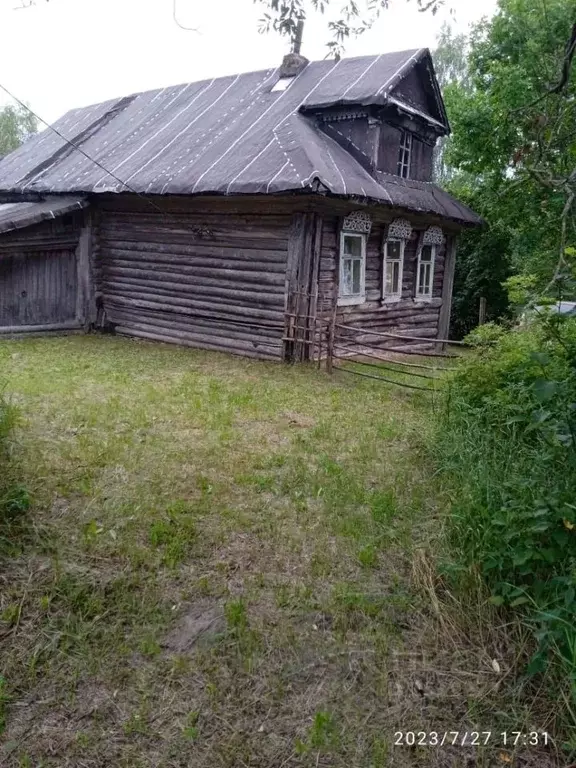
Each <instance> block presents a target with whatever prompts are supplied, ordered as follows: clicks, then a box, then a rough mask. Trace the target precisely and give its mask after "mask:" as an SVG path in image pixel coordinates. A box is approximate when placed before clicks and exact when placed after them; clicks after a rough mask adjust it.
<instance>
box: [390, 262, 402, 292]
mask: <svg viewBox="0 0 576 768" xmlns="http://www.w3.org/2000/svg"><path fill="white" fill-rule="evenodd" d="M392 284H393V288H392V292H393V293H396V294H398V293H400V291H401V286H400V262H399V261H397V262H396V263H395V264H392Z"/></svg>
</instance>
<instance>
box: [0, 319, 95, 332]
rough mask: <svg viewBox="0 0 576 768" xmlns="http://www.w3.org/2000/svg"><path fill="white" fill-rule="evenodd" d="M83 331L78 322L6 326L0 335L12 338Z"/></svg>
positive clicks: (1, 327)
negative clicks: (24, 335)
mask: <svg viewBox="0 0 576 768" xmlns="http://www.w3.org/2000/svg"><path fill="white" fill-rule="evenodd" d="M75 330H78V331H79V330H82V326H81V325H80V323H78V321H77V320H74V321H72V322H69V323H46V324H45V325H4V326H0V335H6V336H12V335H19V334H26V333H48V332H54V331H75Z"/></svg>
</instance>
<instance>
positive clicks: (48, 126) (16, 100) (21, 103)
mask: <svg viewBox="0 0 576 768" xmlns="http://www.w3.org/2000/svg"><path fill="white" fill-rule="evenodd" d="M0 88H1V89H2V90H3V91H4V92H5V93H7V94H8V96H10V98H11V99H14V101H15V102H16V103H17V104H19V105H20V106H21V107H22V108H23V109H25V110H27V111H28V112H29V113H30V114H31V115H33V116H34V117H35V118H36V120H38V121H39V122H41V123H43V124H44V125H45V126H46V127H47V128H49V129H50V130H51V131H52V132H53V133H55V134H56V136H59V137H60V138H61V139H62V141H64V142H66V144H68V145H69V146H71V147H72V148H73V149H75V150H76V151H77V152H80V154H81V155H84V157H85V158H86V159H87V160H89V161H90V162H91V163H94V165H97V166H98V168H100V170H102V171H104V173H106V174H108V175H109V176H112V178H113V179H115V180H116V181H117V182H118V183H119V184H122V186H124V187H126V188H127V189H129V190H130V192H132V193H133V194H135V195H138V197H141V198H142V199H143V200H145V201H146V202H147V203H148V204H149V205H151V206H152V207H153V208H154V209H155V210H157V211H159V212H160V213H162V214H164V211H163V210H162V209H161V208H159V207H158V206H157V205H156V204H155V203H153V202H152V201H151V200H149V199H148V198H147V197H146V196H145V195H143V194H142V193H141V192H138V190H136V189H134V187H131V186H130V184H128V183H127V182H125V181H122V179H121V178H120V177H119V176H116V174H115V173H113V172H112V171H110V170H109V169H108V168H106V167H105V166H104V165H102V163H101V162H99V161H98V160H95V159H94V158H93V157H91V156H90V155H89V154H88V153H87V152H86V151H85V150H83V149H82V147H80V146H78V144H75V143H74V142H73V141H70V139H67V138H66V136H64V134H63V133H61V132H60V131H59V130H58V129H57V128H54V126H53V125H52V124H51V123H49V122H48V121H47V120H44V118H42V117H40V115H39V114H38V113H37V112H34V110H33V109H31V108H30V107H29V106H28V104H26V102H24V101H22V99H19V98H18V97H17V96H16V95H15V94H14V93H12V91H10V90H9V89H8V88H6V86H5V85H2V83H0Z"/></svg>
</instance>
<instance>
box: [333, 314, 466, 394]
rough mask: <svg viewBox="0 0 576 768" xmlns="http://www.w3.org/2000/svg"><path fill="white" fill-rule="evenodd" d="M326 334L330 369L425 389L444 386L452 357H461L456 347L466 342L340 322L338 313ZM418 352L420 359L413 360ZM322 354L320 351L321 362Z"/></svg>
mask: <svg viewBox="0 0 576 768" xmlns="http://www.w3.org/2000/svg"><path fill="white" fill-rule="evenodd" d="M321 335H322V334H321ZM324 335H325V338H326V354H325V361H326V370H327V371H328V373H333V372H334V371H339V372H342V373H347V374H352V375H355V376H361V377H364V378H368V379H374V380H376V381H381V382H385V383H388V384H397V385H398V386H401V387H405V388H407V389H415V390H420V391H422V392H434V391H436V390H437V389H438V387H439V386H441V384H442V380H443V379H444V375H445V373H446V371H447V370H450V368H451V367H452V365H451V361H455V360H457V359H458V358H459V357H460V354H459V352H458V351H456V350H460V349H461V348H463V347H465V346H466V344H465V343H464V342H462V341H452V340H450V339H438V338H423V337H421V336H409V335H407V334H399V333H392V332H391V333H387V332H382V331H374V330H371V329H369V328H357V327H353V326H350V325H345V324H344V323H339V322H337V318H336V316H335V314H334V316H333V317H332V318H331V320H330V321H328V322H327V323H326V324H325V328H324ZM386 345H388V346H386ZM412 345H416V347H415V348H414V347H413V346H412ZM411 356H412V359H411V360H410V357H411ZM415 356H417V357H418V358H419V359H418V360H414V359H413V357H415ZM405 357H408V358H409V360H410V361H409V360H406V359H404V358H405ZM322 358H323V355H322V352H321V351H320V354H319V357H318V359H319V365H320V364H321V361H322ZM391 373H394V374H395V375H396V378H391V377H390V374H391Z"/></svg>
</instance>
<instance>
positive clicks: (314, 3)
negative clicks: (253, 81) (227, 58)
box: [254, 0, 445, 58]
mask: <svg viewBox="0 0 576 768" xmlns="http://www.w3.org/2000/svg"><path fill="white" fill-rule="evenodd" d="M405 1H406V2H408V3H409V2H412V3H414V4H416V5H417V7H418V9H419V10H421V11H431V12H432V13H436V12H437V11H438V9H439V8H440V7H441V6H443V5H444V4H445V0H405ZM254 2H255V3H258V4H259V5H261V6H262V7H263V8H264V9H265V10H264V15H263V17H262V19H261V22H260V31H261V32H269V31H270V30H274V31H275V32H278V33H279V34H281V35H285V36H287V37H289V38H290V40H291V42H292V44H294V42H295V41H296V38H297V30H298V23H299V22H301V21H305V20H306V18H307V15H308V12H309V8H311V9H312V11H313V12H316V13H321V14H325V13H326V12H327V11H329V10H330V9H331V8H333V7H334V6H335V5H336V2H335V0H254ZM390 2H391V0H344V5H343V6H341V7H340V9H339V14H340V16H339V18H336V19H333V20H331V21H329V22H328V25H327V26H328V29H329V31H330V33H331V35H332V39H331V40H330V41H329V42H328V43H327V47H328V50H329V54H331V55H333V56H335V57H336V58H339V57H340V56H341V55H342V53H343V51H344V44H345V42H346V40H347V39H348V38H349V37H351V36H355V35H360V34H362V33H363V32H366V30H368V29H370V27H372V25H373V24H374V22H375V21H376V20H377V19H378V18H379V16H380V14H381V13H382V11H384V10H386V9H387V8H388V7H389V6H390Z"/></svg>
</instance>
